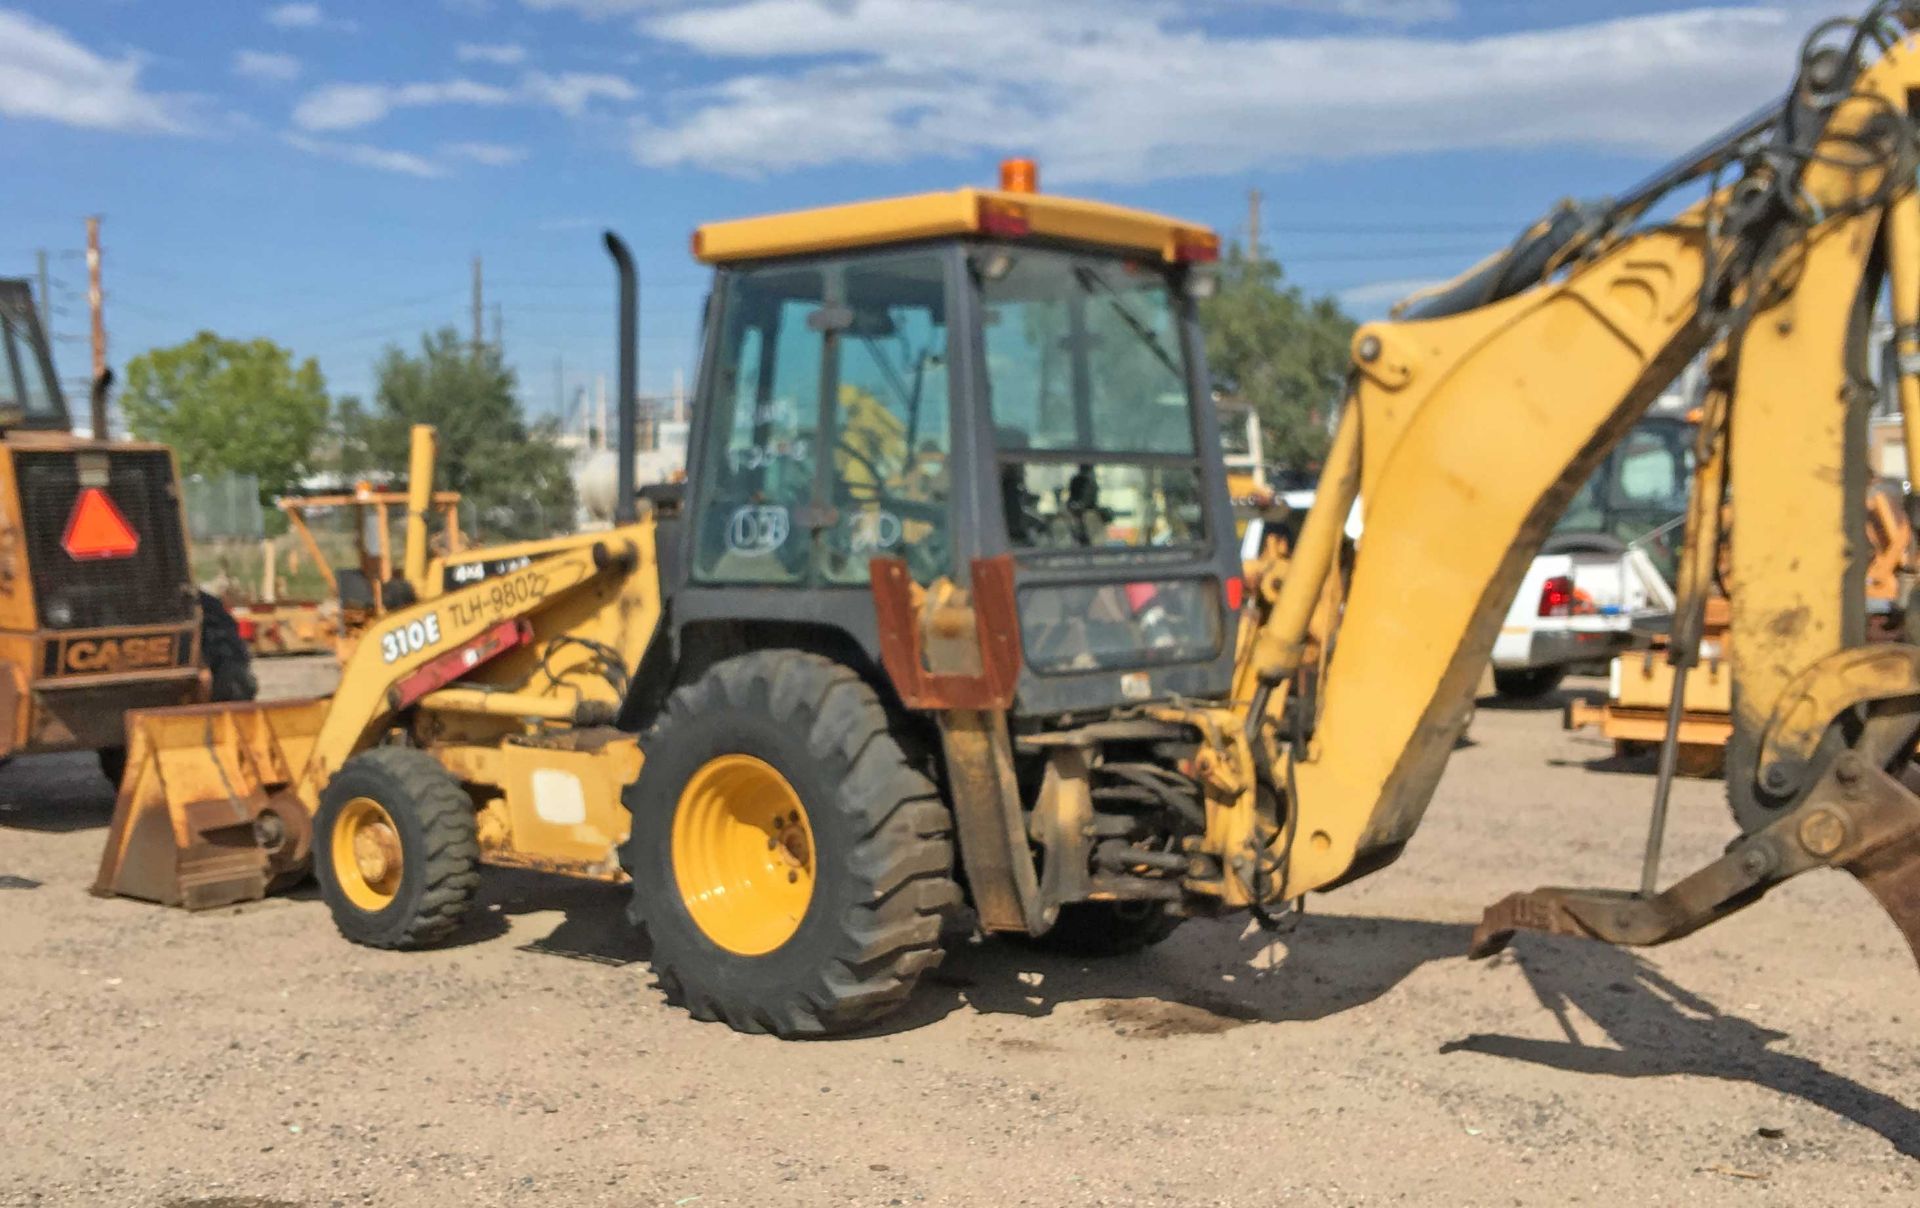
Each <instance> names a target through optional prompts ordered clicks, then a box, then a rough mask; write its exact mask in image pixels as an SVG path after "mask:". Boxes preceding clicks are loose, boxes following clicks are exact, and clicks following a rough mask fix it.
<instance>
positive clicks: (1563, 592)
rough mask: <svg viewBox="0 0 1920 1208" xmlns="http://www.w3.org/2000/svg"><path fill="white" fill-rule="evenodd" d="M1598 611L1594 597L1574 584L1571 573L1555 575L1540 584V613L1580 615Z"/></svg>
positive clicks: (1568, 615) (1545, 614) (1552, 615)
mask: <svg viewBox="0 0 1920 1208" xmlns="http://www.w3.org/2000/svg"><path fill="white" fill-rule="evenodd" d="M1596 611H1598V610H1597V609H1596V608H1595V607H1594V604H1593V597H1592V596H1589V595H1588V594H1587V593H1586V592H1584V591H1581V590H1580V589H1579V588H1577V587H1575V586H1574V585H1573V579H1572V577H1571V576H1569V575H1555V576H1553V578H1551V579H1548V580H1547V581H1546V582H1545V583H1542V584H1541V585H1540V615H1541V616H1543V617H1579V616H1588V615H1591V614H1592V613H1594V612H1596Z"/></svg>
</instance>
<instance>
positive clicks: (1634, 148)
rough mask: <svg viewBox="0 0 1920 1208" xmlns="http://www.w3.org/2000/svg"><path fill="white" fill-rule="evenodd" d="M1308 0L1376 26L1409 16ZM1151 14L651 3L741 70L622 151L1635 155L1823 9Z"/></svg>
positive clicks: (1137, 173) (1060, 158)
mask: <svg viewBox="0 0 1920 1208" xmlns="http://www.w3.org/2000/svg"><path fill="white" fill-rule="evenodd" d="M540 2H543V3H544V2H550V0H540ZM551 2H557V0H551ZM1281 2H1286V0H1281ZM589 5H590V6H594V7H598V6H597V5H592V4H591V0H589ZM571 7H575V8H580V7H581V5H580V4H574V5H571ZM1318 7H1321V8H1328V7H1344V8H1346V9H1348V10H1351V11H1352V12H1353V13H1354V14H1355V15H1361V14H1360V10H1362V9H1366V10H1371V11H1375V12H1377V13H1378V14H1379V15H1381V16H1383V17H1384V16H1385V15H1386V14H1387V10H1388V9H1390V8H1392V9H1397V10H1399V11H1400V12H1401V13H1402V14H1403V15H1404V14H1408V13H1412V12H1414V11H1416V10H1418V9H1420V8H1421V7H1422V5H1421V3H1420V0H1403V3H1401V4H1397V5H1394V4H1388V3H1385V2H1384V0H1338V3H1321V4H1318ZM1441 7H1442V6H1431V5H1428V6H1425V8H1426V9H1427V11H1429V12H1431V13H1432V14H1434V15H1436V16H1437V15H1440V12H1441ZM1581 7H1582V8H1584V7H1585V6H1581ZM1174 11H1175V10H1173V9H1171V8H1169V7H1167V6H1164V5H1160V4H1157V3H1152V2H1150V0H1141V2H1140V3H1100V2H1098V0H1053V2H1052V3H1050V4H1047V5H1045V6H1035V5H1032V4H1031V2H1030V0H733V2H730V3H726V4H723V5H721V6H719V7H700V8H697V9H693V8H687V7H685V6H680V7H674V8H670V9H665V10H662V11H660V12H656V13H653V14H651V15H648V16H645V17H643V18H642V19H641V27H642V28H643V30H644V31H645V32H647V33H648V34H650V35H651V36H653V37H655V38H658V39H661V40H663V41H666V42H668V43H671V44H674V45H677V46H680V47H683V48H685V49H686V50H689V51H692V52H695V53H697V54H701V55H704V56H707V57H709V58H713V59H723V60H724V59H738V60H753V62H751V63H745V64H743V65H742V66H741V67H740V68H739V69H738V70H736V71H734V72H732V73H731V74H728V75H724V76H723V78H722V79H720V80H719V82H717V83H714V84H708V85H702V86H699V87H695V88H689V89H684V90H682V91H680V92H679V93H677V94H673V95H671V96H670V97H669V98H668V99H669V104H668V106H667V109H666V112H665V114H664V115H656V116H654V117H652V118H650V119H649V120H646V121H643V122H640V123H638V124H637V125H636V128H635V132H634V139H633V150H634V154H635V156H636V157H637V158H638V159H639V160H640V161H641V162H643V163H647V164H651V165H657V166H671V165H687V166H696V167H703V168H709V169H714V170H719V171H723V172H734V173H752V172H756V171H762V170H778V169H780V168H787V167H798V166H802V165H809V164H821V163H830V162H858V161H889V160H898V159H902V158H906V157H909V156H915V155H920V154H955V155H965V154H980V153H991V152H1001V151H1009V150H1015V149H1018V150H1028V149H1032V150H1035V151H1037V152H1038V153H1039V154H1040V155H1041V156H1042V158H1043V160H1044V161H1045V165H1044V166H1045V167H1046V169H1047V172H1048V175H1049V176H1050V177H1051V178H1053V179H1056V180H1074V179H1082V180H1084V179H1088V178H1098V179H1104V180H1141V179H1148V178H1154V177H1170V176H1180V175H1217V174H1223V173H1226V174H1230V173H1235V172H1243V171H1248V170H1253V169H1257V168H1261V167H1271V166H1273V165H1275V164H1280V163H1289V162H1299V161H1301V160H1311V159H1338V158H1348V157H1359V156H1376V155H1392V154H1398V153H1405V152H1429V153H1430V152H1435V151H1447V150H1459V149H1468V148H1520V147H1540V146H1585V147H1595V148H1606V149H1610V150H1616V151H1625V152H1629V153H1635V154H1648V155H1652V154H1660V153H1668V152H1672V151H1675V150H1678V149H1681V148H1684V147H1685V146H1687V145H1690V144H1692V143H1694V142H1696V141H1698V140H1699V139H1701V138H1703V137H1705V136H1707V135H1710V134H1712V133H1714V132H1715V131H1716V130H1717V129H1719V128H1720V127H1721V126H1723V125H1725V124H1726V123H1727V122H1729V121H1731V120H1733V119H1734V118H1736V117H1739V116H1740V115H1742V114H1743V113H1745V112H1747V111H1748V110H1750V109H1752V108H1753V107H1754V106H1756V105H1758V104H1759V103H1761V102H1762V101H1764V100H1766V99H1768V98H1770V97H1772V96H1774V95H1776V94H1778V93H1779V92H1780V91H1781V90H1782V89H1784V87H1785V86H1786V84H1787V82H1788V80H1789V79H1790V77H1791V75H1792V72H1793V65H1794V62H1795V50H1796V46H1797V44H1798V41H1799V38H1800V36H1801V35H1802V34H1803V33H1804V32H1805V31H1806V29H1807V28H1809V27H1810V26H1811V24H1812V22H1813V19H1814V18H1815V17H1816V16H1819V15H1824V14H1825V12H1826V8H1825V5H1824V4H1823V3H1822V0H1773V3H1771V4H1764V5H1747V6H1743V7H1700V8H1694V9H1689V10H1682V11H1678V12H1669V13H1661V14H1655V15H1646V16H1638V17H1627V18H1617V19H1611V20H1589V21H1585V22H1580V23H1575V24H1562V25H1560V26H1559V27H1557V28H1551V29H1541V30H1531V31H1527V32H1521V33H1506V34H1499V35H1490V36H1481V37H1459V36H1449V37H1436V36H1416V35H1415V34H1413V33H1411V32H1403V33H1397V34H1352V35H1343V36H1316V37H1287V36H1277V35H1244V36H1231V37H1229V36H1223V35H1218V34H1213V33H1209V32H1206V31H1204V30H1202V29H1198V28H1193V27H1191V26H1190V25H1187V24H1179V23H1176V21H1175V20H1174V19H1173V18H1172V17H1171V16H1170V15H1169V14H1171V13H1173V12H1174ZM1554 11H1555V12H1557V13H1561V14H1564V13H1565V12H1566V10H1565V9H1561V8H1557V7H1556V9H1555V10H1554ZM1559 19H1560V20H1562V21H1564V20H1565V17H1564V15H1562V16H1561V17H1560V18H1559ZM827 115H830V118H831V120H825V118H826V116H827Z"/></svg>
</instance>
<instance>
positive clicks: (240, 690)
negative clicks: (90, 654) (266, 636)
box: [109, 591, 260, 784]
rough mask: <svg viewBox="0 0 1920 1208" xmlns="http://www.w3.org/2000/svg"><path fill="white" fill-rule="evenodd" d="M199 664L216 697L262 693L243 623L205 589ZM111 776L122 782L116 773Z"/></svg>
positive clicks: (242, 697) (245, 697) (237, 697)
mask: <svg viewBox="0 0 1920 1208" xmlns="http://www.w3.org/2000/svg"><path fill="white" fill-rule="evenodd" d="M200 664H201V666H203V667H205V668H206V669H207V671H208V673H209V676H210V678H211V680H212V683H211V691H212V693H213V699H214V700H216V701H224V700H252V699H253V698H254V697H256V696H258V695H259V694H260V684H259V681H257V680H256V679H254V678H253V651H251V650H249V649H247V643H246V639H244V638H242V637H241V636H240V626H239V625H238V624H237V623H235V621H234V619H233V614H232V613H230V612H228V611H227V606H226V605H225V604H222V603H221V602H220V601H219V599H218V598H217V597H215V596H212V595H209V594H208V593H206V592H204V591H203V592H201V593H200ZM123 758H124V756H123ZM109 779H111V780H112V781H113V782H114V783H115V784H119V783H120V779H119V777H117V776H114V777H109Z"/></svg>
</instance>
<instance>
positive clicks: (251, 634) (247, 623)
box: [233, 617, 260, 642]
mask: <svg viewBox="0 0 1920 1208" xmlns="http://www.w3.org/2000/svg"><path fill="white" fill-rule="evenodd" d="M233 624H234V627H235V628H237V629H238V630H239V631H240V640H241V641H243V642H251V641H252V640H253V639H254V638H256V637H258V636H259V634H260V629H259V627H258V626H256V625H255V624H254V623H253V618H252V617H235V618H233Z"/></svg>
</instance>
